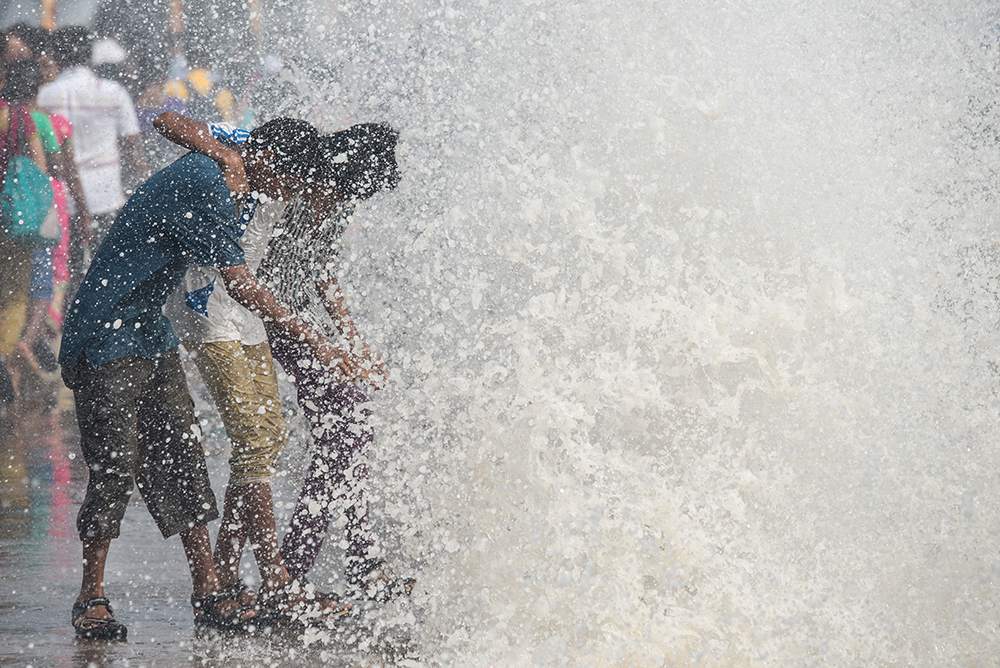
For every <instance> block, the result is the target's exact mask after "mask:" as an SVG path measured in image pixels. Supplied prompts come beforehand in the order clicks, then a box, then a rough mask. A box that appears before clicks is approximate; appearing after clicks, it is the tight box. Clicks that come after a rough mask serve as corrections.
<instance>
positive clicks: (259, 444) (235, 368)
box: [184, 341, 287, 485]
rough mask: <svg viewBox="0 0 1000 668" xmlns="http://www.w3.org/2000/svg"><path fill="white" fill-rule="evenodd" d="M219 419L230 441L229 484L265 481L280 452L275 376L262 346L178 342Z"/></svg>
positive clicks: (282, 431) (282, 430)
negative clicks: (196, 369)
mask: <svg viewBox="0 0 1000 668" xmlns="http://www.w3.org/2000/svg"><path fill="white" fill-rule="evenodd" d="M184 348H185V349H187V351H188V352H189V353H190V354H191V356H192V357H193V358H194V363H195V365H196V366H197V367H198V371H199V372H200V373H201V378H202V380H204V381H205V385H207V386H208V391H209V392H210V393H211V395H212V399H213V400H214V401H215V407H216V408H218V409H219V413H220V414H221V415H222V424H223V425H225V427H226V435H227V436H228V437H229V441H230V443H232V452H233V454H232V456H231V457H230V458H229V484H230V485H246V484H249V483H259V482H264V483H270V482H271V477H272V476H273V475H274V470H275V467H276V466H277V464H278V457H279V456H280V455H281V453H282V452H283V451H284V449H285V443H286V435H287V428H286V426H285V419H284V418H283V417H282V416H281V400H280V399H279V397H278V376H277V374H276V373H275V371H274V362H273V361H272V360H271V348H270V347H269V346H268V345H267V343H266V342H265V343H261V344H260V345H256V346H244V345H243V344H241V343H240V342H239V341H221V342H217V343H192V342H190V341H185V342H184Z"/></svg>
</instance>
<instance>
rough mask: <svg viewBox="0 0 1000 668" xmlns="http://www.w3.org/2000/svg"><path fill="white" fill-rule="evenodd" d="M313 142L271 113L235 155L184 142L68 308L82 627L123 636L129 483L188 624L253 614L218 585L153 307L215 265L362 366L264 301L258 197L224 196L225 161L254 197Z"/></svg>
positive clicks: (184, 413) (244, 299)
mask: <svg viewBox="0 0 1000 668" xmlns="http://www.w3.org/2000/svg"><path fill="white" fill-rule="evenodd" d="M316 142H317V133H316V130H315V129H314V128H313V127H312V126H311V125H309V124H308V123H305V122H304V121H295V120H292V119H276V120H274V121H271V122H269V123H266V124H265V125H263V126H261V127H260V128H257V129H256V130H255V131H254V132H253V133H252V134H251V136H250V139H249V140H248V141H247V143H246V144H244V145H243V146H242V147H241V148H240V151H239V157H240V162H241V164H240V165H235V164H233V165H229V164H227V162H226V160H227V158H225V157H221V156H209V157H206V156H205V155H199V154H189V155H187V156H185V157H183V158H181V159H180V160H178V161H176V162H174V163H173V164H172V165H170V166H169V167H167V168H166V169H164V170H162V171H160V172H158V173H157V174H155V175H154V176H153V177H152V178H150V179H149V180H148V181H146V182H145V183H144V184H143V185H142V186H141V187H140V188H139V189H138V190H137V191H136V192H135V194H134V195H133V196H132V197H131V198H130V199H129V201H128V202H127V203H126V205H125V207H124V208H123V209H122V210H121V211H120V212H119V214H118V216H117V217H116V219H115V222H114V224H113V225H112V227H111V229H110V230H109V232H108V235H107V237H106V238H105V240H104V242H103V243H102V244H101V247H100V249H99V250H98V251H97V254H96V256H95V257H94V259H93V262H92V263H91V266H90V269H89V270H88V272H87V276H86V278H85V279H84V281H83V284H82V285H81V287H80V289H79V291H78V292H77V293H76V296H75V298H74V300H73V303H72V304H71V305H70V307H69V309H67V316H66V321H65V326H64V334H63V340H62V347H61V349H60V352H59V362H60V364H62V366H63V380H64V381H65V382H66V385H67V387H69V388H70V389H72V390H73V395H74V400H75V402H76V412H77V421H78V422H79V425H80V437H81V438H80V447H81V449H82V450H83V455H84V459H85V461H86V462H87V466H88V468H89V470H90V480H89V482H88V484H87V494H86V497H85V499H84V502H83V505H82V506H81V508H80V513H79V515H78V517H77V529H78V531H79V533H80V538H81V540H82V541H83V581H82V585H81V588H80V595H79V597H78V599H77V601H76V603H75V604H74V606H73V616H72V620H73V627H74V629H75V630H76V634H77V635H78V636H79V637H81V638H87V639H105V640H124V639H125V637H126V635H127V630H126V627H125V626H124V625H122V624H121V623H119V622H118V621H116V620H115V619H114V617H113V611H112V610H111V606H110V603H109V602H108V599H107V598H106V597H105V594H104V564H105V562H106V559H107V553H108V549H109V547H110V544H111V540H112V539H114V538H117V537H118V535H119V532H120V527H121V520H122V517H123V516H124V513H125V508H126V506H127V504H128V499H129V496H130V495H131V493H132V487H133V484H135V485H136V486H138V488H139V491H140V493H141V494H142V497H143V500H144V501H145V503H146V507H147V509H148V510H149V512H150V514H151V515H152V516H153V519H154V520H155V521H156V524H157V527H158V528H159V529H160V532H161V533H162V534H163V536H164V538H167V537H169V536H172V535H174V534H175V533H176V534H180V537H181V542H182V544H183V546H184V551H185V554H186V556H187V561H188V565H189V567H190V570H191V579H192V582H193V585H194V587H193V588H194V593H193V594H192V597H191V602H192V605H193V606H194V609H195V611H194V612H195V623H196V624H198V625H202V626H208V627H212V628H218V629H224V630H225V629H229V630H240V629H244V628H246V627H247V626H248V625H249V624H251V623H252V617H253V614H254V613H253V611H252V610H250V609H246V608H241V607H240V604H239V603H238V602H237V601H235V600H233V598H232V595H231V594H229V593H226V592H220V590H219V583H218V579H217V576H216V572H215V568H214V565H213V561H212V552H211V545H210V542H209V534H208V529H207V526H206V525H207V523H208V522H210V521H211V520H213V519H215V518H217V517H218V515H219V513H218V510H217V506H216V501H215V496H214V494H213V493H212V489H211V486H210V484H209V479H208V473H207V469H206V465H205V456H204V452H203V450H202V447H201V443H200V433H199V429H198V426H197V423H196V420H195V416H194V405H193V402H192V400H191V396H190V394H189V393H188V389H187V382H186V380H185V377H184V371H183V369H182V368H181V365H180V357H179V355H178V353H177V346H178V340H177V337H176V336H175V335H174V332H173V330H172V328H171V325H170V321H169V320H168V319H167V318H166V317H165V316H164V315H163V312H162V308H163V305H164V303H165V302H166V300H167V297H168V296H169V295H170V293H171V292H172V291H173V290H174V289H175V288H176V287H177V286H178V285H179V284H180V282H181V279H182V278H183V277H184V274H185V272H186V270H187V268H188V267H189V266H191V265H207V266H215V267H218V268H219V271H220V274H221V276H222V280H223V282H224V283H225V286H226V289H227V291H228V292H229V294H230V295H231V296H232V297H233V298H234V299H236V300H237V301H238V302H239V303H240V304H242V305H244V306H245V307H246V308H248V309H250V310H252V311H254V312H255V313H257V314H258V315H260V316H261V317H262V318H264V319H265V320H271V321H273V323H274V324H275V326H277V327H279V328H281V329H282V330H284V331H286V332H287V333H288V334H289V335H291V336H293V337H300V338H301V340H304V341H306V342H308V344H309V345H310V346H312V347H313V348H314V349H315V351H316V355H317V357H318V358H319V359H321V360H322V361H323V362H324V363H325V364H327V365H330V366H332V367H336V368H339V369H340V370H341V371H342V372H343V373H344V375H345V376H347V377H350V378H354V377H356V376H357V375H358V374H359V373H363V372H362V371H361V370H360V369H358V368H357V367H356V365H354V364H353V363H352V362H351V361H350V358H349V357H348V355H346V354H345V353H344V352H343V351H341V350H339V349H337V348H336V347H335V346H334V345H333V344H331V343H330V342H329V341H327V340H326V339H325V338H324V337H322V336H321V335H319V334H318V333H316V332H315V331H314V330H313V328H312V327H311V326H310V325H308V324H307V323H305V322H304V321H302V320H300V319H298V318H296V317H294V316H293V315H292V314H291V313H290V312H289V311H288V310H287V309H286V308H285V307H284V306H282V305H281V304H279V303H278V302H277V301H276V300H275V299H274V297H273V296H272V295H271V293H270V292H268V290H267V289H266V288H265V287H263V286H262V285H261V284H260V283H259V282H258V281H257V280H256V278H254V276H253V274H252V273H250V271H249V270H248V269H247V267H246V264H245V259H244V255H243V250H242V249H241V248H240V246H239V244H238V240H239V238H240V236H241V235H242V233H243V230H244V229H245V227H246V225H245V221H247V220H249V218H250V217H251V216H252V215H253V206H254V200H253V198H247V201H246V203H244V204H242V205H240V204H239V203H238V202H237V200H236V199H234V195H235V193H231V192H230V189H229V187H228V186H227V179H229V180H230V181H233V182H236V181H237V180H234V179H232V178H231V177H232V174H231V170H239V171H240V173H241V174H242V172H243V171H245V173H246V179H247V181H248V182H249V185H250V190H251V191H252V192H253V193H254V195H255V196H257V195H258V194H263V195H265V196H267V197H274V198H277V197H281V198H288V197H290V195H291V193H293V192H297V191H300V190H302V189H304V188H305V187H306V183H307V182H308V178H309V174H310V173H312V172H313V171H314V170H315V165H314V164H313V161H314V159H315V158H314V150H315V145H316ZM213 158H214V159H213ZM217 162H218V163H219V164H217Z"/></svg>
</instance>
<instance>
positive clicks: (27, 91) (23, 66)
mask: <svg viewBox="0 0 1000 668" xmlns="http://www.w3.org/2000/svg"><path fill="white" fill-rule="evenodd" d="M6 72H7V76H6V79H5V83H4V87H3V91H2V92H0V97H2V98H3V99H5V100H10V101H11V102H14V103H15V104H24V103H25V102H29V101H31V100H33V99H35V96H36V95H38V88H39V87H40V86H41V85H42V66H41V65H39V64H38V63H37V62H36V61H34V60H18V61H15V62H13V63H10V64H9V65H7V67H6Z"/></svg>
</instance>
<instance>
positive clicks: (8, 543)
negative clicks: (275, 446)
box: [0, 390, 422, 668]
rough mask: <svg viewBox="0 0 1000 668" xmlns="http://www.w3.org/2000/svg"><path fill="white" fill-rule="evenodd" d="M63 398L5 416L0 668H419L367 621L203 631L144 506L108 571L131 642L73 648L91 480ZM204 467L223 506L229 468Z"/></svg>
mask: <svg viewBox="0 0 1000 668" xmlns="http://www.w3.org/2000/svg"><path fill="white" fill-rule="evenodd" d="M58 396H59V399H58V402H56V400H54V399H47V398H45V397H42V398H41V400H38V401H31V400H30V397H29V400H28V401H24V402H22V403H21V404H19V405H18V406H17V410H11V409H0V410H2V415H0V457H2V469H0V666H4V667H5V668H6V667H7V666H33V667H35V666H73V667H79V668H85V667H86V668H104V667H112V666H115V667H117V666H122V667H129V668H135V667H138V666H180V665H192V666H195V665H197V666H216V667H219V668H223V667H225V668H228V667H230V666H233V667H236V666H269V667H270V666H285V665H288V666H292V665H294V666H302V665H306V666H308V665H324V666H341V665H344V666H348V665H350V666H355V665H364V666H369V665H406V666H416V665H422V664H421V663H420V662H419V661H417V660H415V658H414V653H413V652H412V650H411V649H410V648H406V649H400V647H401V645H400V643H399V642H396V641H391V640H387V639H386V637H379V634H378V633H376V632H374V631H373V630H372V629H373V627H372V625H371V623H370V622H366V621H365V614H364V613H363V612H361V613H359V614H356V615H354V616H353V618H352V619H351V620H349V621H346V622H341V623H340V624H338V626H337V627H336V628H335V629H333V630H326V629H321V630H318V631H310V632H309V633H308V634H305V635H304V634H303V633H302V632H301V631H295V630H283V631H281V632H278V633H273V634H271V635H268V636H266V637H230V636H225V635H220V634H217V633H212V632H204V631H196V630H195V628H194V625H193V621H192V619H193V616H192V612H191V606H190V603H189V601H188V597H189V596H190V594H191V582H190V576H189V574H188V570H187V567H186V565H185V562H184V553H183V549H182V547H181V543H180V540H179V539H177V538H176V537H174V538H171V539H169V540H163V538H162V537H161V536H160V534H159V532H158V531H157V529H156V527H155V525H154V524H153V521H152V519H151V518H150V516H149V514H148V513H147V512H146V509H145V507H144V506H143V504H142V501H141V499H140V497H139V495H138V494H133V496H132V502H131V505H130V507H129V509H128V511H127V512H126V515H125V520H124V522H123V525H122V534H121V537H120V538H119V539H118V540H115V541H114V542H113V543H112V546H111V552H110V553H109V556H108V563H107V569H106V585H105V589H106V592H107V595H108V597H109V599H110V600H111V602H112V605H113V607H114V608H115V616H116V617H117V618H118V619H119V621H122V622H123V623H125V624H126V625H127V626H128V629H129V638H128V641H127V642H124V643H104V642H86V641H80V640H77V639H76V638H75V636H74V634H73V629H72V626H71V625H70V608H71V606H72V603H73V601H74V600H75V599H76V596H77V594H78V592H79V587H80V542H79V539H78V537H77V533H76V528H75V521H76V513H77V510H78V509H79V507H80V502H81V501H82V499H83V493H84V489H85V486H86V480H87V471H86V467H85V465H84V464H83V462H82V457H81V456H80V455H79V445H78V442H79V434H78V432H77V430H76V425H75V418H74V417H73V413H72V411H71V410H68V409H69V408H70V407H71V406H72V399H71V396H70V395H69V394H68V392H67V391H65V390H63V392H62V393H61V394H59V395H58ZM38 398H39V397H35V399H38ZM56 403H58V405H53V404H56ZM209 466H210V469H211V471H212V477H213V487H214V489H215V490H216V493H217V495H220V498H221V494H220V493H221V490H222V485H223V484H224V482H225V475H224V467H225V466H226V463H225V459H224V458H223V457H220V456H210V457H209ZM217 524H218V523H217V522H215V523H213V525H212V526H211V529H212V533H213V536H214V534H215V531H216V530H217V528H218V527H217V526H216V525H217ZM246 567H249V568H250V569H251V570H249V571H247V570H245V571H244V572H245V573H249V572H253V571H254V570H255V569H254V568H253V566H252V562H245V568H246Z"/></svg>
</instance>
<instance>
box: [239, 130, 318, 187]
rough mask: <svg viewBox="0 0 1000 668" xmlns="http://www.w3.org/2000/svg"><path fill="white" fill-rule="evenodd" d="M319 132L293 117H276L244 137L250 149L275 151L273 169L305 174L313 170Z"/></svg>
mask: <svg viewBox="0 0 1000 668" xmlns="http://www.w3.org/2000/svg"><path fill="white" fill-rule="evenodd" d="M318 139H319V133H318V132H317V131H316V128H314V127H313V126H312V125H311V124H309V123H307V122H306V121H301V120H298V119H295V118H275V119H274V120H270V121H268V122H267V123H264V125H262V126H260V127H259V128H256V129H255V130H254V131H253V132H251V133H250V137H249V138H248V139H247V148H248V149H250V150H252V151H271V152H272V153H274V156H275V160H274V168H275V169H276V170H277V171H279V172H283V173H286V174H294V175H295V176H301V177H306V176H309V175H310V174H311V173H313V172H314V171H316V166H315V165H316V142H317V140H318Z"/></svg>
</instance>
